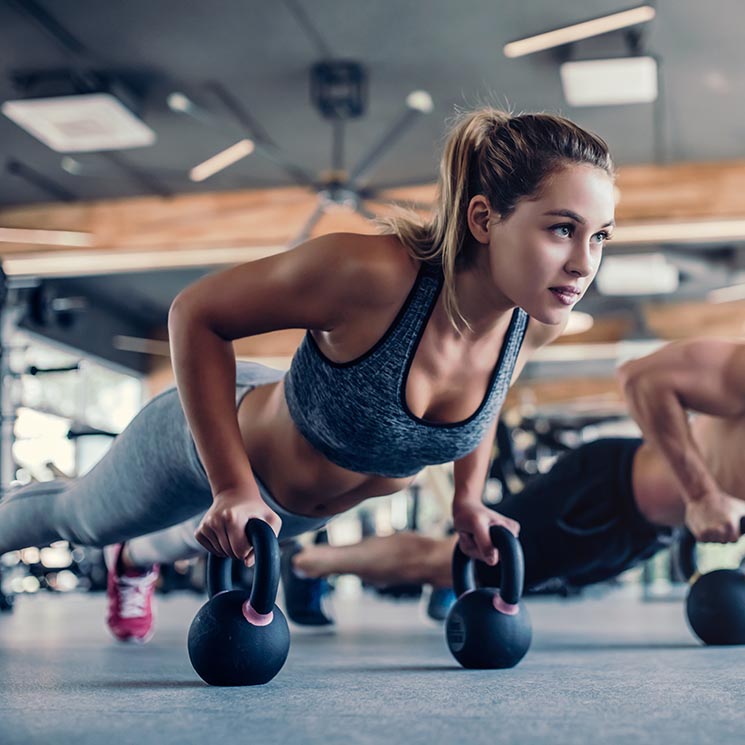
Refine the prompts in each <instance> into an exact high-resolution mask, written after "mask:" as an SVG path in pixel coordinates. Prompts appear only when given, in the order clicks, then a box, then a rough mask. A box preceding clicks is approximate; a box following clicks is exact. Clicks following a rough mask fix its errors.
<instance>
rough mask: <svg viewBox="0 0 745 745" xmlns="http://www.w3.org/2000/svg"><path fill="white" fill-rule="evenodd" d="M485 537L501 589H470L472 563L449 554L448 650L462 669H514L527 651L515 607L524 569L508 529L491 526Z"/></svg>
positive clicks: (527, 631)
mask: <svg viewBox="0 0 745 745" xmlns="http://www.w3.org/2000/svg"><path fill="white" fill-rule="evenodd" d="M489 536H490V538H491V541H492V543H493V544H494V546H495V548H496V549H497V550H498V551H499V563H500V567H501V587H499V588H494V587H482V588H479V589H475V585H474V583H473V580H472V578H471V560H470V559H469V558H468V557H467V556H466V555H465V554H464V553H463V552H462V551H461V550H460V548H458V546H456V547H455V551H454V553H453V587H454V589H455V594H456V595H457V596H458V600H457V601H456V602H455V605H453V607H452V608H451V609H450V613H449V614H448V617H447V621H446V622H445V634H446V637H447V642H448V647H449V648H450V651H451V652H452V653H453V657H455V659H456V660H458V662H460V664H461V665H463V667H468V668H476V669H482V670H484V669H486V670H491V669H497V668H506V667H514V666H515V665H517V663H518V662H520V660H521V659H522V658H523V657H524V656H525V654H526V652H527V651H528V649H529V648H530V642H531V639H532V636H533V632H532V628H531V624H530V616H529V615H528V611H527V610H526V609H525V607H524V606H522V605H521V604H520V597H521V595H522V592H523V580H524V575H525V565H524V561H523V552H522V548H521V547H520V542H519V541H518V540H517V538H515V536H514V535H512V533H510V531H509V530H507V528H503V527H502V526H500V525H492V526H491V528H490V529H489Z"/></svg>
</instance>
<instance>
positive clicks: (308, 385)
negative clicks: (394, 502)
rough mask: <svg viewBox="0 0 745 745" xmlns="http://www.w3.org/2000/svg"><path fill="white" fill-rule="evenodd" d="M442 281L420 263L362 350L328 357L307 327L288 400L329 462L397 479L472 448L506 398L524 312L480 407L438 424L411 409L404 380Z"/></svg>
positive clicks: (515, 320)
mask: <svg viewBox="0 0 745 745" xmlns="http://www.w3.org/2000/svg"><path fill="white" fill-rule="evenodd" d="M442 284H443V277H442V270H441V269H440V268H439V267H433V266H431V265H426V264H422V266H421V268H420V270H419V273H418V275H417V278H416V281H415V282H414V286H413V287H412V288H411V291H410V292H409V295H408V297H407V298H406V301H405V302H404V304H403V306H402V308H401V310H400V311H399V312H398V314H397V316H396V318H395V319H394V321H393V323H392V324H391V325H390V327H389V328H388V330H387V331H386V332H385V334H384V335H383V336H382V338H381V339H380V340H379V341H378V342H377V343H376V344H375V345H374V346H373V347H372V348H371V349H369V350H368V351H367V352H365V353H364V354H363V355H361V356H360V357H357V358H356V359H354V360H351V361H349V362H343V363H339V362H332V361H331V360H329V359H328V358H327V357H326V356H325V355H324V354H323V352H321V350H320V349H319V347H318V345H317V344H316V341H315V340H314V338H313V336H312V335H311V334H310V332H308V333H307V334H306V335H305V337H304V339H303V341H302V343H301V344H300V346H299V348H298V350H297V352H296V353H295V356H294V357H293V360H292V365H291V366H290V369H289V371H288V372H287V375H286V376H285V385H284V388H285V396H286V399H287V406H288V408H289V411H290V415H291V416H292V418H293V420H294V422H295V425H296V426H297V428H298V429H299V430H300V432H301V433H302V435H303V436H304V437H305V438H306V439H307V440H308V441H309V442H310V443H311V444H312V445H313V446H314V447H315V448H316V449H317V450H319V451H320V452H321V453H323V455H325V456H326V457H327V458H328V459H329V460H330V461H331V462H332V463H335V464H337V465H339V466H341V467H342V468H346V469H349V470H352V471H357V472H360V473H367V474H376V475H379V476H386V477H394V478H402V477H407V476H412V475H414V474H415V473H417V472H418V471H420V470H421V469H422V468H423V467H424V466H427V465H431V464H435V463H447V462H450V461H453V460H458V459H459V458H462V457H463V456H464V455H467V454H468V453H470V452H471V451H473V450H474V449H475V448H476V447H477V446H478V444H479V443H480V442H481V440H482V438H483V437H484V435H485V434H486V432H487V430H488V429H489V426H490V425H491V423H492V422H493V421H494V418H495V416H497V414H498V413H499V410H500V408H501V406H502V403H503V401H504V397H505V395H506V394H507V389H508V388H509V385H510V380H511V378H512V371H513V369H514V367H515V362H516V360H517V355H518V352H519V351H520V347H521V345H522V342H523V338H524V337H525V330H526V328H527V323H528V315H527V313H525V311H523V310H522V309H520V308H516V309H515V310H514V311H513V313H512V318H511V321H510V325H509V328H508V330H507V333H506V334H505V337H504V341H503V342H502V349H501V351H500V354H499V360H498V362H497V364H496V367H495V368H494V372H493V373H492V377H491V382H490V384H489V388H488V390H487V392H486V395H485V397H484V399H483V400H482V402H481V405H480V406H479V407H478V409H477V410H476V411H475V412H474V413H473V414H472V415H471V416H470V417H468V418H467V419H464V420H462V421H460V422H454V423H436V422H430V421H427V420H425V419H421V418H419V417H417V416H415V415H414V414H412V413H411V411H410V410H409V407H408V406H407V404H406V380H407V377H408V373H409V369H410V367H411V363H412V360H413V359H414V355H415V353H416V350H417V347H418V345H419V341H420V340H421V338H422V335H423V334H424V329H425V328H426V326H427V322H428V321H429V318H430V316H431V315H432V311H433V309H434V306H435V303H436V301H437V298H438V296H439V294H440V291H441V289H442Z"/></svg>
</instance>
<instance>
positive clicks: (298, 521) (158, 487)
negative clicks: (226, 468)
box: [0, 363, 327, 564]
mask: <svg viewBox="0 0 745 745" xmlns="http://www.w3.org/2000/svg"><path fill="white" fill-rule="evenodd" d="M283 374H284V373H283V372H282V371H281V370H274V369H272V368H268V367H264V366H262V365H256V364H252V363H239V365H238V368H237V385H236V402H237V403H238V402H240V400H241V398H242V397H243V396H244V395H245V394H246V393H248V391H250V390H252V389H253V388H255V387H256V386H257V385H262V384H266V383H271V382H274V381H277V380H279V379H280V378H281V377H282V376H283ZM259 488H260V491H261V495H262V498H263V499H264V501H265V502H266V503H267V505H269V507H271V508H272V509H273V510H274V511H275V512H277V513H278V514H279V515H280V517H282V531H281V533H280V538H290V537H292V536H294V535H299V534H300V533H303V532H305V531H308V530H317V529H318V528H320V527H322V526H323V525H324V524H325V522H326V520H327V518H311V517H305V516H303V515H296V514H294V513H290V512H288V511H287V510H284V509H283V508H282V507H280V506H279V505H278V504H277V503H276V502H275V501H274V499H273V498H272V497H271V495H270V494H269V493H268V492H267V490H266V488H265V487H264V485H263V484H261V483H259ZM211 504H212V493H211V490H210V486H209V482H208V481H207V476H206V474H205V472H204V468H203V466H202V463H201V461H200V460H199V456H198V455H197V451H196V448H195V447H194V441H193V439H192V437H191V433H190V432H189V427H188V425H187V423H186V419H185V418H184V412H183V409H182V408H181V403H180V401H179V398H178V394H177V392H176V390H175V389H174V388H172V389H170V390H168V391H166V392H164V393H161V394H160V395H159V396H156V397H155V398H154V399H152V401H150V402H149V403H148V404H147V405H146V406H145V407H144V408H143V409H142V411H140V413H139V414H137V416H136V417H135V418H134V419H133V420H132V421H131V422H130V424H129V425H128V426H127V428H126V429H125V430H124V432H122V433H121V434H120V435H119V436H118V437H117V438H116V440H115V441H114V443H113V445H112V446H111V448H110V449H109V451H108V452H107V453H106V455H105V456H104V457H103V458H102V459H101V460H100V461H99V463H97V464H96V465H95V466H94V467H93V468H92V469H91V470H90V471H89V472H88V473H87V474H85V475H84V476H82V477H80V478H78V479H72V480H70V481H64V480H56V481H46V482H43V483H39V484H30V485H29V486H24V487H20V488H18V489H14V490H12V491H10V492H8V494H7V495H5V497H4V498H3V499H2V501H0V554H2V553H5V552H6V551H13V550H15V549H20V548H25V547H27V546H43V545H46V544H48V543H51V542H53V541H58V540H62V539H64V540H68V541H71V542H72V543H77V544H80V545H87V546H106V545H108V544H111V543H119V542H121V541H129V542H130V544H129V545H130V549H131V551H132V558H133V559H135V561H137V563H141V564H149V563H154V562H157V561H162V562H169V561H175V560H176V559H179V558H186V557H188V556H193V555H194V554H196V553H199V552H203V549H202V547H201V546H200V545H199V544H198V543H197V542H196V540H195V539H194V536H193V531H194V530H195V529H196V527H197V525H198V524H199V521H200V520H201V517H202V515H203V514H204V513H205V512H206V510H207V509H208V508H209V507H210V505H211ZM138 536H143V537H142V538H138ZM133 539H137V540H133Z"/></svg>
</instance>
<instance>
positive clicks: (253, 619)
mask: <svg viewBox="0 0 745 745" xmlns="http://www.w3.org/2000/svg"><path fill="white" fill-rule="evenodd" d="M243 617H244V618H245V619H246V620H247V621H248V622H249V623H251V624H253V625H254V626H268V625H269V624H270V623H271V622H272V621H273V620H274V611H273V610H270V611H269V613H258V612H257V611H255V610H254V609H253V608H252V607H251V601H250V600H246V602H245V603H243Z"/></svg>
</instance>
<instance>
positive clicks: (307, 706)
mask: <svg viewBox="0 0 745 745" xmlns="http://www.w3.org/2000/svg"><path fill="white" fill-rule="evenodd" d="M636 592H638V590H637V589H635V588H634V589H632V588H628V589H621V590H614V591H611V592H609V593H607V594H605V595H603V596H602V597H598V598H587V597H582V598H579V599H570V600H556V599H544V598H530V599H529V600H528V606H529V610H530V613H531V616H532V618H533V629H534V637H533V646H532V648H531V650H530V652H529V653H528V655H527V657H526V658H525V659H524V660H523V662H522V663H521V664H520V665H519V666H518V667H516V668H514V669H512V670H508V671H466V670H463V669H460V668H459V667H458V666H457V664H456V663H455V661H454V660H453V659H452V658H451V657H450V655H449V652H448V651H447V649H446V646H445V641H444V635H443V630H442V627H441V626H439V625H437V624H435V623H434V622H433V621H430V620H429V619H427V618H426V617H425V615H424V613H423V610H422V606H421V605H419V604H417V603H413V602H398V603H395V602H391V601H389V600H383V599H378V598H376V597H371V596H368V595H367V594H365V595H362V596H361V597H350V598H348V599H346V600H343V601H341V600H339V599H338V597H337V599H336V602H335V606H334V607H335V613H336V617H337V628H336V630H335V631H333V632H319V631H316V630H311V629H305V628H297V627H294V628H293V630H292V631H293V637H292V647H291V650H290V656H289V658H288V661H287V664H286V665H285V667H284V668H283V669H282V671H281V672H280V673H279V675H278V676H277V677H276V678H275V679H274V680H273V681H272V682H270V683H269V684H268V685H265V686H259V687H254V688H210V687H208V686H206V685H205V684H204V683H202V681H201V680H200V679H199V678H198V677H197V675H196V674H195V673H194V672H193V670H192V668H191V666H190V664H189V660H188V657H187V654H186V648H185V639H186V632H187V629H188V626H189V623H190V621H191V618H192V616H193V615H194V613H195V612H196V610H197V608H198V606H199V603H200V601H199V598H198V597H197V596H195V595H186V594H179V595H173V596H168V597H165V598H158V599H159V601H160V602H159V616H158V633H157V635H156V636H155V638H154V639H153V641H152V642H151V643H150V644H148V645H146V646H143V647H132V646H124V645H121V644H117V643H115V642H113V641H112V640H111V639H110V638H109V637H108V635H107V632H106V631H105V629H104V626H103V601H104V598H103V596H101V595H92V596H91V595H89V596H86V595H68V596H51V595H38V596H32V597H21V598H20V599H19V600H18V602H17V604H16V609H15V611H14V612H13V613H12V614H3V615H2V616H0V743H2V744H3V745H15V744H16V743H18V744H19V745H20V744H23V745H28V744H29V743H41V742H54V743H63V744H66V743H71V744H72V743H75V745H87V744H89V743H90V744H91V745H93V744H95V745H100V744H101V743H111V744H112V745H114V744H115V745H126V744H128V743H133V744H134V745H149V743H159V745H162V744H163V743H179V745H187V744H188V743H200V744H201V743H205V742H215V743H216V742H224V741H226V740H227V738H231V740H232V738H238V740H239V741H241V742H251V743H259V742H261V743H298V744H301V743H302V744H303V745H304V744H306V743H324V745H334V744H335V743H343V744H344V745H354V744H355V743H386V744H387V745H393V743H406V745H418V744H419V743H429V744H431V743H461V742H468V743H490V744H492V743H512V742H515V743H517V742H519V743H521V745H522V744H524V743H533V742H541V743H546V742H550V743H552V744H554V745H558V744H559V743H599V742H602V743H629V742H637V743H645V742H655V743H660V742H661V741H663V742H664V741H668V742H674V743H676V745H681V744H682V743H696V744H697V745H700V744H702V743H707V742H712V743H713V742H716V743H725V742H742V741H743V737H744V735H743V732H744V731H745V713H744V712H743V706H742V701H743V667H744V665H743V663H745V648H732V647H730V648H726V647H720V648H704V647H701V646H699V644H698V643H697V642H696V641H695V640H694V639H693V638H692V636H691V634H690V632H689V631H688V629H687V627H686V624H685V621H684V620H683V611H682V605H681V603H680V602H652V603H643V602H641V601H639V600H638V599H637V598H636V597H634V595H633V594H632V593H636ZM337 595H338V593H337Z"/></svg>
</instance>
